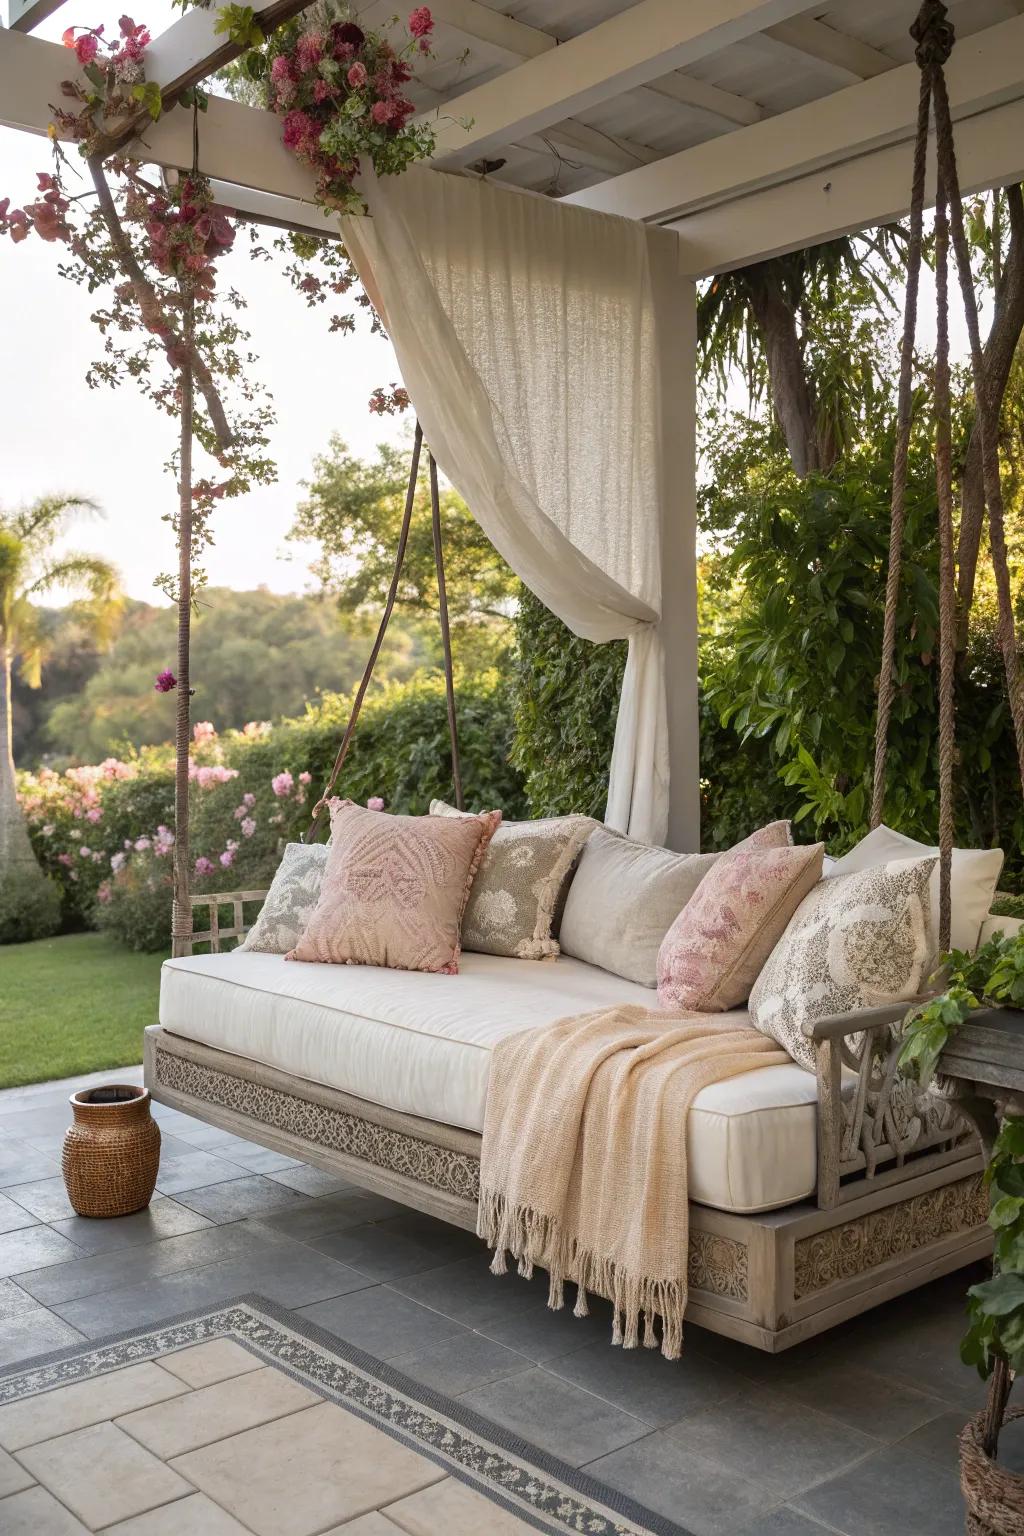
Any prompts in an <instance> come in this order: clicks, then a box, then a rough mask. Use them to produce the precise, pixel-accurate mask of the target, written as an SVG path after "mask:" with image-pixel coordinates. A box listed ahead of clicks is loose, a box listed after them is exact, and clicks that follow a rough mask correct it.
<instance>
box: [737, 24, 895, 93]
mask: <svg viewBox="0 0 1024 1536" xmlns="http://www.w3.org/2000/svg"><path fill="white" fill-rule="evenodd" d="M764 35H765V37H767V38H770V39H772V40H773V41H774V42H776V43H780V44H781V45H782V46H783V47H785V48H787V49H789V50H791V51H792V52H793V53H798V54H801V55H802V56H803V57H804V58H808V59H814V60H815V61H816V62H817V63H819V64H828V65H829V66H830V67H831V68H832V69H834V70H836V71H837V72H838V73H839V74H841V75H842V76H844V77H845V79H846V80H847V81H855V80H873V79H874V77H875V76H876V75H884V74H886V73H887V72H888V71H889V70H890V69H895V68H896V67H897V62H898V61H897V60H896V59H891V58H890V57H889V55H888V54H887V53H882V52H881V50H880V49H878V48H872V47H870V46H869V44H867V43H862V42H861V40H860V38H859V37H851V36H849V34H848V33H846V32H837V31H836V29H835V27H829V26H826V25H825V23H824V22H823V21H816V20H815V19H814V17H813V16H793V17H791V18H790V20H789V21H781V22H779V24H778V26H775V27H766V28H765V34H764Z"/></svg>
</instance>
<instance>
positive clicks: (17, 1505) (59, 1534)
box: [0, 1488, 89, 1536]
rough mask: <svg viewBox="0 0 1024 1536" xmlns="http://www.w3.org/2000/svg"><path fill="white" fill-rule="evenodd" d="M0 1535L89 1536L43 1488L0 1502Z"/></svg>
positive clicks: (78, 1522) (79, 1522)
mask: <svg viewBox="0 0 1024 1536" xmlns="http://www.w3.org/2000/svg"><path fill="white" fill-rule="evenodd" d="M0 1531H3V1533H4V1536H89V1533H88V1531H87V1529H86V1527H85V1526H84V1525H83V1524H82V1522H81V1521H80V1520H76V1519H75V1517H74V1515H73V1514H72V1513H71V1511H70V1510H69V1509H65V1508H64V1506H63V1504H59V1503H58V1502H57V1500H56V1499H55V1498H54V1496H53V1494H52V1493H48V1492H47V1491H46V1489H45V1488H27V1489H26V1490H25V1492H24V1493H16V1494H13V1495H12V1497H11V1498H9V1499H0Z"/></svg>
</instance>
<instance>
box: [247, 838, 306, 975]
mask: <svg viewBox="0 0 1024 1536" xmlns="http://www.w3.org/2000/svg"><path fill="white" fill-rule="evenodd" d="M328 852H329V850H328V848H327V847H326V845H325V844H323V843H309V844H308V845H307V844H306V843H289V844H288V845H287V847H286V848H285V850H284V857H283V858H282V860H281V862H280V864H279V865H278V866H277V873H276V874H275V875H274V879H273V881H272V882H271V886H270V890H269V891H268V892H267V895H266V900H265V901H264V903H263V906H262V907H261V908H260V914H259V916H258V917H257V919H256V921H255V922H254V923H253V925H252V927H251V928H250V929H249V932H248V933H247V934H246V936H245V938H244V939H243V941H242V943H241V944H239V946H238V947H239V949H247V950H254V951H256V953H257V954H263V955H286V954H287V953H288V951H289V950H290V949H294V948H295V945H296V944H297V943H298V942H299V939H300V938H301V937H302V934H303V932H304V931H305V928H306V924H307V923H308V922H309V920H310V918H311V917H312V916H313V912H314V910H315V909H316V904H317V902H318V900H319V899H320V886H321V883H322V881H323V878H324V869H325V868H326V866H327V855H328Z"/></svg>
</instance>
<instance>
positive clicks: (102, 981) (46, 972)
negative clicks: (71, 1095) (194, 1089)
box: [0, 933, 163, 1088]
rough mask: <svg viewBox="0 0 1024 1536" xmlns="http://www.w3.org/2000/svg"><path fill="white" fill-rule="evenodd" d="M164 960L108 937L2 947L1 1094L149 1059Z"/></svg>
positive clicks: (72, 937)
mask: <svg viewBox="0 0 1024 1536" xmlns="http://www.w3.org/2000/svg"><path fill="white" fill-rule="evenodd" d="M162 959H163V956H161V955H139V954H135V953H134V951H133V950H130V949H125V948H123V946H121V945H120V944H116V943H115V942H114V941H113V939H111V938H109V937H108V936H107V935H106V934H102V933H69V934H65V935H64V937H63V938H59V939H40V940H39V942H38V943H35V944H9V945H6V946H5V947H4V948H3V949H0V1088H16V1087H20V1086H21V1085H22V1084H24V1083H41V1082H45V1081H47V1080H48V1079H50V1078H56V1077H74V1076H76V1075H77V1074H78V1073H86V1072H99V1071H101V1070H102V1069H103V1068H105V1067H126V1066H131V1065H133V1064H134V1063H136V1062H139V1061H141V1060H142V1031H143V1029H144V1028H145V1027H146V1025H147V1024H155V1023H156V1016H157V996H158V993H159V989H160V965H161V961H162Z"/></svg>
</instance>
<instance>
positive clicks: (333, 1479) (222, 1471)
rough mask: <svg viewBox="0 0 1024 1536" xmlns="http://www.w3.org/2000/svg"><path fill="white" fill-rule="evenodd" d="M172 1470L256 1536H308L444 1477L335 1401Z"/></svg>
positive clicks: (194, 1455) (182, 1460) (222, 1443)
mask: <svg viewBox="0 0 1024 1536" xmlns="http://www.w3.org/2000/svg"><path fill="white" fill-rule="evenodd" d="M173 1466H174V1467H176V1468H180V1470H181V1472H182V1473H183V1475H184V1476H186V1477H187V1478H188V1479H189V1481H190V1482H193V1483H194V1484H195V1485H196V1486H197V1487H198V1488H200V1489H201V1490H202V1492H204V1493H206V1494H208V1495H209V1496H210V1498H212V1499H213V1500H214V1501H215V1502H216V1503H218V1504H221V1505H223V1506H225V1507H226V1508H229V1509H231V1510H232V1512H233V1513H234V1514H235V1515H237V1517H238V1519H239V1520H241V1521H242V1523H243V1524H244V1525H246V1526H248V1527H249V1528H250V1530H251V1531H253V1532H254V1533H255V1536H314V1533H315V1532H320V1531H324V1530H326V1529H329V1527H330V1526H331V1525H332V1524H335V1525H337V1524H340V1523H341V1522H342V1521H344V1520H345V1519H347V1518H350V1517H354V1516H356V1515H359V1514H364V1513H366V1512H368V1511H370V1510H374V1509H378V1508H379V1507H380V1506H381V1505H382V1504H388V1503H392V1502H394V1501H395V1500H396V1499H399V1498H402V1497H403V1496H404V1495H406V1494H409V1493H413V1492H415V1491H416V1489H418V1488H425V1487H427V1486H428V1485H429V1484H430V1483H434V1482H439V1481H440V1480H441V1478H442V1477H443V1476H444V1473H443V1472H442V1470H441V1468H440V1467H437V1466H435V1465H434V1463H433V1462H431V1461H428V1460H427V1459H426V1458H425V1457H422V1456H418V1455H416V1453H415V1452H413V1451H411V1450H408V1449H407V1448H406V1447H405V1446H404V1445H400V1444H399V1443H398V1442H397V1441H396V1440H393V1439H392V1438H391V1436H390V1435H386V1434H384V1433H383V1432H382V1431H381V1430H379V1429H376V1428H374V1427H373V1426H372V1425H370V1424H366V1423H364V1422H363V1420H362V1419H357V1418H356V1417H355V1416H354V1415H353V1414H350V1413H346V1412H345V1410H344V1409H343V1408H340V1407H338V1405H337V1404H336V1403H319V1404H318V1405H317V1406H316V1407H315V1408H305V1409H303V1410H302V1412H301V1413H293V1414H291V1415H290V1416H289V1417H288V1418H287V1419H280V1420H278V1421H277V1422H276V1423H273V1424H264V1425H262V1426H261V1427H260V1428H259V1429H250V1430H247V1431H246V1432H245V1433H244V1434H241V1435H233V1436H232V1437H231V1438H230V1439H229V1440H219V1441H218V1442H217V1443H216V1445H210V1446H207V1447H206V1448H205V1449H204V1450H201V1451H190V1452H189V1453H188V1455H186V1456H181V1457H178V1458H177V1459H176V1461H175V1462H174V1463H173Z"/></svg>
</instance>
